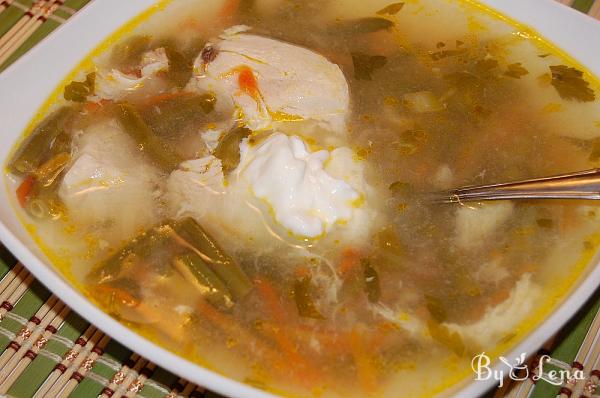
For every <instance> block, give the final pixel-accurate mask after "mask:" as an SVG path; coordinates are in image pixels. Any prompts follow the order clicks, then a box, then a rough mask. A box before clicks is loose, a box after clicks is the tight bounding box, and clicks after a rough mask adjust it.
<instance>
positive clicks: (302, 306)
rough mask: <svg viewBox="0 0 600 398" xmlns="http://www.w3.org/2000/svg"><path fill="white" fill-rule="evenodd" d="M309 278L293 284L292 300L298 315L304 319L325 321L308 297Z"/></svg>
mask: <svg viewBox="0 0 600 398" xmlns="http://www.w3.org/2000/svg"><path fill="white" fill-rule="evenodd" d="M310 287H311V278H310V277H303V278H301V279H298V280H297V281H296V282H295V283H294V290H293V292H294V300H295V301H296V308H297V309H298V314H299V315H300V316H301V317H304V318H313V319H325V317H324V316H323V315H321V313H320V312H319V310H318V309H317V307H316V306H315V303H314V301H313V299H312V297H311V296H310Z"/></svg>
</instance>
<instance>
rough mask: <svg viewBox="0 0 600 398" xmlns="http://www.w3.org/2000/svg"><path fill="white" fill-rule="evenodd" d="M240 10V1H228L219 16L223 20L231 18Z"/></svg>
mask: <svg viewBox="0 0 600 398" xmlns="http://www.w3.org/2000/svg"><path fill="white" fill-rule="evenodd" d="M239 8H240V0H227V1H226V2H225V5H224V6H223V8H221V12H219V16H220V17H221V18H226V17H230V16H232V15H233V14H235V13H236V12H237V10H238V9H239Z"/></svg>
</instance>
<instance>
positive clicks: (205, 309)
mask: <svg viewBox="0 0 600 398" xmlns="http://www.w3.org/2000/svg"><path fill="white" fill-rule="evenodd" d="M196 309H197V310H198V312H199V313H200V314H201V315H202V316H203V317H205V318H206V319H207V320H208V321H209V322H211V323H212V324H213V325H214V326H216V327H218V328H219V329H221V330H222V331H223V332H225V333H226V334H229V335H230V336H232V337H235V338H237V339H239V340H240V341H243V342H245V344H246V345H248V346H250V347H260V348H259V351H260V353H261V354H260V355H261V356H262V357H263V358H264V360H266V361H268V362H270V363H271V364H272V365H273V367H274V368H275V369H276V370H278V371H283V372H284V371H285V370H286V369H287V367H288V366H287V364H286V363H285V361H283V360H281V355H280V354H279V353H278V352H276V351H275V350H274V349H272V348H271V347H269V346H267V345H265V344H263V343H262V340H260V339H258V338H256V336H254V335H253V334H252V333H249V332H247V331H246V330H245V329H243V328H241V327H239V325H238V324H237V323H236V322H235V320H233V319H231V317H229V316H228V315H225V314H223V313H221V312H219V311H218V310H217V309H215V307H213V306H212V305H210V304H209V303H207V302H206V301H204V299H200V300H198V301H197V303H196Z"/></svg>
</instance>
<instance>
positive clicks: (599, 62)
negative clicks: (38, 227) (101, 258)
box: [0, 0, 600, 398]
mask: <svg viewBox="0 0 600 398" xmlns="http://www.w3.org/2000/svg"><path fill="white" fill-rule="evenodd" d="M481 3H483V4H486V5H489V6H491V7H493V8H495V9H496V10H498V11H501V12H502V13H503V14H505V15H507V16H509V17H511V18H513V19H515V20H517V21H521V22H523V23H525V24H526V25H528V26H530V27H532V28H534V29H536V30H537V31H538V32H540V33H541V34H542V36H544V37H545V38H547V39H548V40H549V41H551V42H553V43H555V44H556V45H557V46H558V47H560V48H562V49H563V50H565V51H566V52H568V53H569V54H571V55H572V56H573V57H574V58H575V59H577V60H578V61H579V62H580V63H581V64H583V65H584V66H586V67H587V68H588V69H589V70H590V71H591V72H592V73H594V74H595V75H596V76H600V56H598V52H597V51H594V49H595V48H597V43H600V23H597V22H595V21H594V20H592V19H591V18H589V17H586V16H584V15H583V14H580V13H578V12H577V11H574V10H572V9H570V8H568V7H565V6H562V5H559V4H558V3H556V2H555V1H553V0H482V1H481ZM154 4H155V0H127V1H123V0H98V1H93V2H91V4H89V5H88V6H86V7H85V8H84V9H83V10H82V11H81V12H80V13H79V14H77V15H76V16H75V17H73V18H71V19H70V20H69V21H68V22H67V23H66V24H65V25H64V26H62V27H61V28H60V29H58V30H57V31H55V32H54V33H52V34H51V35H49V36H48V37H47V38H46V39H45V40H43V42H42V43H40V44H39V45H38V46H37V47H35V48H34V49H33V50H32V51H30V52H29V53H28V54H26V55H25V56H24V57H22V58H21V59H20V60H18V61H17V62H16V63H15V64H13V65H12V66H11V67H9V68H8V69H7V70H6V71H5V72H4V73H2V74H0V164H5V162H6V159H7V157H8V155H9V152H10V149H11V147H12V146H13V144H14V143H15V142H16V140H17V139H18V138H19V136H20V135H21V133H22V131H23V130H24V129H25V127H26V126H27V124H28V122H29V121H30V120H31V119H32V118H33V116H34V115H35V114H36V113H37V110H38V109H39V107H40V106H41V105H42V104H43V103H44V101H45V100H46V98H47V97H48V96H49V95H50V94H51V93H52V92H53V91H54V88H55V87H56V86H57V84H58V83H59V82H61V81H62V80H63V79H64V78H65V76H66V75H67V74H68V73H69V72H70V71H71V70H72V69H73V68H74V67H75V66H76V65H77V64H78V63H79V62H80V61H81V60H82V59H83V58H84V57H85V56H86V55H87V54H88V53H89V52H90V51H91V50H93V49H94V48H95V47H96V46H97V45H98V44H99V43H101V42H102V41H103V40H104V39H105V38H106V37H107V36H109V35H110V34H111V33H113V32H114V31H115V30H117V29H118V28H119V27H121V26H122V25H123V24H125V23H126V22H128V21H129V20H131V19H132V18H133V17H135V16H136V15H138V14H139V13H141V12H142V11H144V10H146V9H147V8H149V7H151V6H152V5H154ZM8 194H9V193H8V192H7V191H6V189H4V186H2V187H0V240H1V241H2V242H3V243H4V245H5V246H6V247H7V248H8V249H9V250H10V251H11V252H12V253H13V254H14V255H15V256H16V257H17V258H18V259H19V260H20V261H21V262H22V263H23V264H25V265H26V266H27V268H28V269H29V270H30V271H31V273H33V274H34V275H35V277H36V278H38V279H39V280H40V281H41V282H42V283H43V284H44V285H46V286H47V287H48V288H49V289H50V290H51V291H52V292H53V293H55V294H56V295H57V296H58V297H60V298H61V299H62V300H63V301H64V302H65V303H66V304H68V305H69V306H70V307H71V308H73V309H74V310H75V311H76V312H78V313H79V314H80V315H81V316H83V317H85V318H86V319H87V320H88V321H90V322H91V323H93V324H94V325H96V326H98V327H99V328H100V329H102V330H103V331H104V332H106V333H107V334H109V335H110V336H111V337H113V338H114V339H116V340H118V341H119V342H121V343H122V344H124V345H125V346H127V347H130V348H132V349H134V350H135V351H136V352H138V353H139V354H141V355H143V356H144V357H146V358H147V359H149V360H151V361H153V362H154V363H156V364H158V365H159V366H161V367H163V368H165V369H168V370H170V371H171V372H173V373H175V374H177V375H180V376H182V377H184V378H186V379H188V380H190V381H192V382H195V383H198V384H200V385H203V386H205V387H207V388H209V389H211V390H213V391H215V392H218V393H221V394H224V395H227V396H232V397H243V398H265V397H273V395H271V394H268V393H265V392H264V391H260V390H258V389H255V388H253V387H250V386H247V385H245V384H242V383H239V382H236V381H233V380H231V379H228V378H226V377H223V376H221V375H219V374H217V373H214V372H212V371H209V370H207V369H205V368H202V367H201V366H198V365H196V364H194V363H191V362H189V361H187V360H185V359H183V358H181V357H179V356H177V355H175V354H173V353H171V352H169V351H167V350H165V349H163V348H161V347H159V346H157V345H156V344H154V343H152V342H150V341H148V340H146V339H145V338H143V337H141V336H139V335H138V334H136V333H135V332H133V331H131V330H129V329H128V328H127V327H125V326H123V325H121V324H120V323H119V322H117V321H116V320H114V319H113V318H111V317H110V316H108V315H107V314H105V313H104V312H103V311H102V310H101V309H99V308H98V307H96V306H95V305H94V304H92V303H91V302H90V301H89V300H88V299H86V298H85V297H84V296H83V295H82V294H81V293H79V292H78V291H77V290H76V289H74V288H73V287H72V286H71V285H70V283H69V282H68V281H67V280H66V279H65V278H64V277H63V276H62V275H60V274H59V273H58V272H57V271H56V270H55V269H54V268H53V266H52V265H51V264H50V263H49V261H48V260H47V259H46V257H45V256H44V255H43V253H41V251H40V250H39V249H38V248H37V246H36V244H35V243H34V242H33V240H32V239H31V237H30V236H29V235H28V234H27V232H26V231H25V230H24V228H23V226H22V225H21V223H20V221H19V220H18V219H17V217H16V216H15V214H14V213H13V209H12V207H11V205H10V200H9V197H8ZM599 285H600V266H598V264H596V265H595V266H591V267H589V268H588V272H587V275H586V277H585V279H584V280H583V281H580V282H579V285H578V286H577V287H576V288H575V289H573V293H571V295H570V296H569V297H567V298H566V299H565V300H564V301H563V302H562V304H561V305H560V306H559V308H557V309H556V311H554V312H553V313H552V315H550V316H549V317H548V318H547V319H546V320H545V321H544V322H543V323H542V324H541V325H540V326H539V327H538V328H537V329H536V330H534V331H533V332H531V333H530V334H529V335H528V336H527V338H526V339H524V340H523V341H522V342H521V343H520V344H519V345H518V346H517V347H515V349H514V350H513V351H512V352H510V353H506V354H505V355H506V356H508V357H509V358H515V357H517V356H518V355H519V354H520V353H522V352H525V353H535V352H536V351H537V349H539V347H540V346H541V344H542V343H543V342H544V341H546V340H547V339H548V338H550V336H552V334H554V333H555V332H556V331H557V330H558V329H559V328H560V327H561V326H562V325H564V324H565V323H566V322H567V321H568V319H569V318H570V317H571V316H572V315H573V314H574V313H575V311H576V310H577V309H578V308H579V307H580V305H581V304H582V303H583V302H585V301H586V300H587V299H588V298H589V297H590V295H591V294H592V293H593V292H594V290H595V289H596V288H597V287H598V286H599ZM493 382H494V381H493V380H489V381H487V382H484V381H477V382H469V381H468V380H467V381H465V382H464V383H463V384H462V385H460V386H457V388H456V391H458V392H457V393H456V395H455V396H456V397H476V396H478V395H480V394H482V393H483V392H485V391H486V390H487V389H489V388H490V387H492V384H493ZM453 390H454V389H453Z"/></svg>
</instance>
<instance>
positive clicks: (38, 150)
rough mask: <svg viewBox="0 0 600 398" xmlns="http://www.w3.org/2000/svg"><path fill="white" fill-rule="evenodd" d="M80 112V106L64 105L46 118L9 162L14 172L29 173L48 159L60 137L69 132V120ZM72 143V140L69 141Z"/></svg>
mask: <svg viewBox="0 0 600 398" xmlns="http://www.w3.org/2000/svg"><path fill="white" fill-rule="evenodd" d="M78 112H79V108H78V107H62V108H60V109H58V110H56V111H55V112H53V113H51V114H50V115H49V116H48V117H47V118H46V119H44V120H43V121H42V122H41V123H40V124H39V125H38V126H37V127H36V128H35V129H34V130H33V132H32V133H31V135H30V136H29V137H27V139H26V140H25V142H24V143H23V144H21V146H20V147H19V150H18V151H17V153H16V154H15V156H14V157H13V159H12V160H11V162H10V163H9V165H8V167H9V169H10V170H11V171H12V172H16V173H22V174H29V173H33V172H35V170H36V169H37V168H38V167H39V166H40V165H41V164H42V163H43V162H45V161H46V160H47V158H48V155H49V154H50V155H51V154H52V153H51V152H50V150H51V149H52V147H53V144H54V143H55V142H56V140H57V138H58V137H64V136H70V135H69V134H68V127H69V122H70V121H72V119H73V118H74V117H75V116H76V115H77V113H78ZM69 145H70V142H69Z"/></svg>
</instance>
